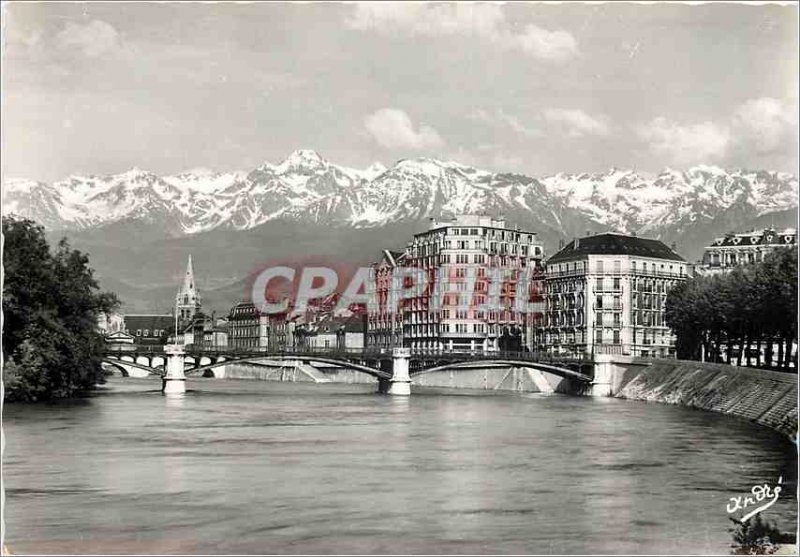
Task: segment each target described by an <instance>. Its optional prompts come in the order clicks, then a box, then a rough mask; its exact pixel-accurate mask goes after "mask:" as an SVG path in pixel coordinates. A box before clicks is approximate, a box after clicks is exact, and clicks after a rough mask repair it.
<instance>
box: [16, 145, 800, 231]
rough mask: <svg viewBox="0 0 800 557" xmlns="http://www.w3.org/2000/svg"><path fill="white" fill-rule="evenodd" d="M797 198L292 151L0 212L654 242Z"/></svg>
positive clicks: (721, 176) (689, 176) (55, 194)
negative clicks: (461, 223)
mask: <svg viewBox="0 0 800 557" xmlns="http://www.w3.org/2000/svg"><path fill="white" fill-rule="evenodd" d="M797 195H798V182H797V178H796V177H795V176H792V175H790V174H786V173H780V172H767V171H749V170H723V169H721V168H717V167H713V166H697V167H694V168H690V169H688V170H686V171H676V170H665V171H663V172H661V173H660V174H658V175H657V176H654V177H646V176H643V175H640V174H637V173H636V172H634V171H631V170H618V169H612V170H610V171H609V172H606V173H595V174H556V175H553V176H547V177H543V178H538V179H537V178H532V177H528V176H524V175H520V174H512V173H493V172H488V171H485V170H480V169H477V168H473V167H470V166H465V165H463V164H459V163H457V162H445V161H440V160H434V159H427V158H418V159H406V160H401V161H398V162H397V163H396V164H395V165H394V166H392V167H391V168H386V167H384V166H382V165H380V164H374V165H372V166H371V167H369V168H367V169H364V170H357V169H353V168H348V167H345V166H339V165H336V164H332V163H330V162H328V161H326V160H325V159H323V158H322V157H321V156H320V155H319V154H317V153H316V152H315V151H311V150H298V151H295V152H294V153H292V154H291V155H290V156H289V157H288V158H287V159H286V160H284V161H283V162H281V163H280V164H270V163H265V164H263V165H261V166H259V167H258V168H256V169H254V170H252V171H251V172H249V173H247V172H230V173H216V172H213V171H209V170H204V169H199V170H194V171H191V172H186V173H182V174H177V175H174V176H158V175H156V174H153V173H151V172H147V171H145V170H140V169H138V168H134V169H131V170H129V171H127V172H124V173H122V174H115V175H111V176H72V177H69V178H67V179H65V180H61V181H58V182H54V183H51V184H48V183H43V182H35V181H30V180H24V179H9V180H6V182H5V183H4V187H3V202H4V203H3V212H4V213H5V214H17V215H21V216H26V217H29V218H32V219H34V220H36V221H38V222H40V223H42V224H44V225H45V227H46V228H48V229H50V230H82V229H90V228H94V227H99V226H102V225H107V224H112V223H116V222H121V221H124V222H130V221H141V222H143V223H154V222H157V223H159V224H160V225H161V226H163V227H165V228H166V229H167V230H169V231H170V233H171V235H176V236H184V235H191V234H196V233H200V232H206V231H210V230H214V229H218V228H223V229H235V230H244V229H251V228H254V227H257V226H259V225H261V224H264V223H266V222H269V221H274V220H276V219H289V220H293V221H300V222H305V221H312V222H314V223H316V224H323V225H330V226H351V227H357V228H366V227H379V226H384V225H387V224H390V223H397V222H402V221H408V220H422V219H425V218H428V217H439V216H447V215H452V214H458V213H487V214H492V215H505V216H507V217H509V220H511V221H513V222H515V223H516V224H519V225H522V226H524V227H526V228H530V229H532V230H537V229H538V228H539V227H547V228H551V229H555V230H565V229H567V228H570V227H572V228H574V227H575V226H578V225H576V224H575V223H576V219H577V221H580V222H581V223H586V222H590V223H595V224H596V225H598V226H600V227H605V228H606V229H614V230H618V231H621V232H636V233H651V234H652V235H655V236H658V234H659V231H660V230H662V229H664V228H667V227H669V228H673V229H674V228H678V229H679V228H681V227H682V226H683V225H689V224H691V223H695V222H697V221H699V220H709V221H710V220H713V219H715V218H717V217H718V216H719V215H721V214H723V213H725V212H727V211H730V210H731V209H732V208H734V207H736V208H738V209H741V210H743V211H746V212H747V213H748V214H750V215H751V216H758V215H764V214H768V213H771V212H776V211H784V210H787V209H791V208H793V207H796V206H797ZM580 226H583V224H581V225H580Z"/></svg>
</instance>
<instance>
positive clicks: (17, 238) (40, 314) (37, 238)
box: [3, 217, 119, 400]
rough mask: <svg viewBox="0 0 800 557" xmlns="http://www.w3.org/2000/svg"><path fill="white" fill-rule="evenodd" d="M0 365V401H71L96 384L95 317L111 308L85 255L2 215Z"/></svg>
mask: <svg viewBox="0 0 800 557" xmlns="http://www.w3.org/2000/svg"><path fill="white" fill-rule="evenodd" d="M3 237H4V244H3V266H4V273H3V316H4V323H3V360H4V373H3V375H4V377H3V379H4V383H5V396H6V399H7V400H46V399H50V398H58V397H66V396H71V395H73V394H74V393H75V392H77V391H80V390H85V389H90V388H92V387H93V386H95V385H96V384H97V383H102V382H103V380H104V379H103V376H104V374H103V371H102V367H101V363H100V362H101V357H102V348H103V339H102V337H101V336H100V335H99V334H98V333H97V332H96V329H97V319H98V317H99V316H100V314H101V313H108V312H110V311H112V310H113V309H114V308H115V307H117V305H118V303H119V302H118V300H117V298H116V296H115V295H113V294H110V293H105V292H99V291H98V285H97V281H96V280H95V279H94V276H93V271H92V269H91V268H90V267H89V259H88V257H87V256H86V255H85V254H83V253H81V252H80V251H77V250H73V249H70V247H69V245H68V244H67V242H66V240H62V241H61V242H60V243H59V244H58V246H57V248H56V249H55V251H54V252H51V250H50V248H49V246H48V244H47V241H46V239H45V235H44V229H43V228H42V227H41V226H39V225H37V224H36V223H34V222H33V221H31V220H28V219H16V218H13V217H9V218H6V217H4V218H3Z"/></svg>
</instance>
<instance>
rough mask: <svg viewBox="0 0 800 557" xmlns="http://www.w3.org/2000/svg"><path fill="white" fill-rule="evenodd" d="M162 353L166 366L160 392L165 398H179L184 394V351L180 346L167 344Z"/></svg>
mask: <svg viewBox="0 0 800 557" xmlns="http://www.w3.org/2000/svg"><path fill="white" fill-rule="evenodd" d="M164 353H165V354H166V355H167V365H166V373H165V374H164V378H163V379H162V383H161V392H162V393H164V394H165V395H166V396H181V395H183V394H184V393H185V392H186V374H185V371H184V365H185V359H186V351H185V350H184V349H183V346H181V345H180V344H167V345H166V346H164Z"/></svg>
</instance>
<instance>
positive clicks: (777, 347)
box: [665, 249, 797, 371]
mask: <svg viewBox="0 0 800 557" xmlns="http://www.w3.org/2000/svg"><path fill="white" fill-rule="evenodd" d="M665 319H666V321H667V324H668V325H669V326H670V327H672V329H673V330H674V331H675V334H676V336H677V344H676V351H677V355H678V357H679V358H682V359H692V360H699V359H701V358H702V359H705V360H707V361H715V362H726V363H735V364H737V365H743V364H744V365H747V366H756V367H765V368H773V369H783V370H786V371H788V370H790V368H791V365H790V364H791V363H792V362H794V368H793V369H794V370H795V371H796V369H797V365H796V364H797V361H796V360H797V354H796V351H795V350H794V348H795V344H796V341H797V251H795V250H793V249H780V250H776V251H774V252H772V253H770V254H768V255H767V256H766V257H765V259H764V261H763V262H759V263H756V264H752V265H743V266H739V267H735V268H734V269H733V270H732V271H731V272H730V273H727V274H723V275H713V276H698V277H695V278H694V279H691V280H688V281H686V282H684V283H683V284H680V285H678V286H676V287H675V288H673V289H672V290H671V291H670V293H669V295H668V296H667V302H666V308H665Z"/></svg>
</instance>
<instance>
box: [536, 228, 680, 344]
mask: <svg viewBox="0 0 800 557" xmlns="http://www.w3.org/2000/svg"><path fill="white" fill-rule="evenodd" d="M686 278H687V263H686V261H685V260H684V259H683V258H682V257H681V256H680V255H678V254H677V253H675V252H674V251H673V250H672V249H670V248H668V247H667V246H666V245H664V244H663V243H662V242H660V241H658V240H650V239H645V238H638V237H633V236H625V235H622V234H599V235H596V236H589V237H586V238H580V239H575V240H573V241H572V242H570V243H569V244H567V245H566V246H565V247H564V248H562V249H561V250H560V251H559V252H558V253H556V254H555V255H553V256H552V257H551V258H550V259H549V260H548V261H547V263H546V278H545V285H544V298H545V306H546V309H545V311H546V317H545V323H544V327H545V329H544V335H543V344H544V346H545V347H546V350H547V351H549V352H553V353H559V354H582V353H583V354H587V353H588V354H603V353H606V354H626V355H631V356H643V357H648V356H674V354H675V337H674V335H673V334H672V331H671V330H670V329H669V327H668V326H667V324H666V323H665V321H664V309H665V307H664V306H665V301H666V296H667V293H668V292H669V290H670V289H671V288H673V287H674V286H675V285H676V284H678V283H679V282H681V281H684V280H686Z"/></svg>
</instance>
